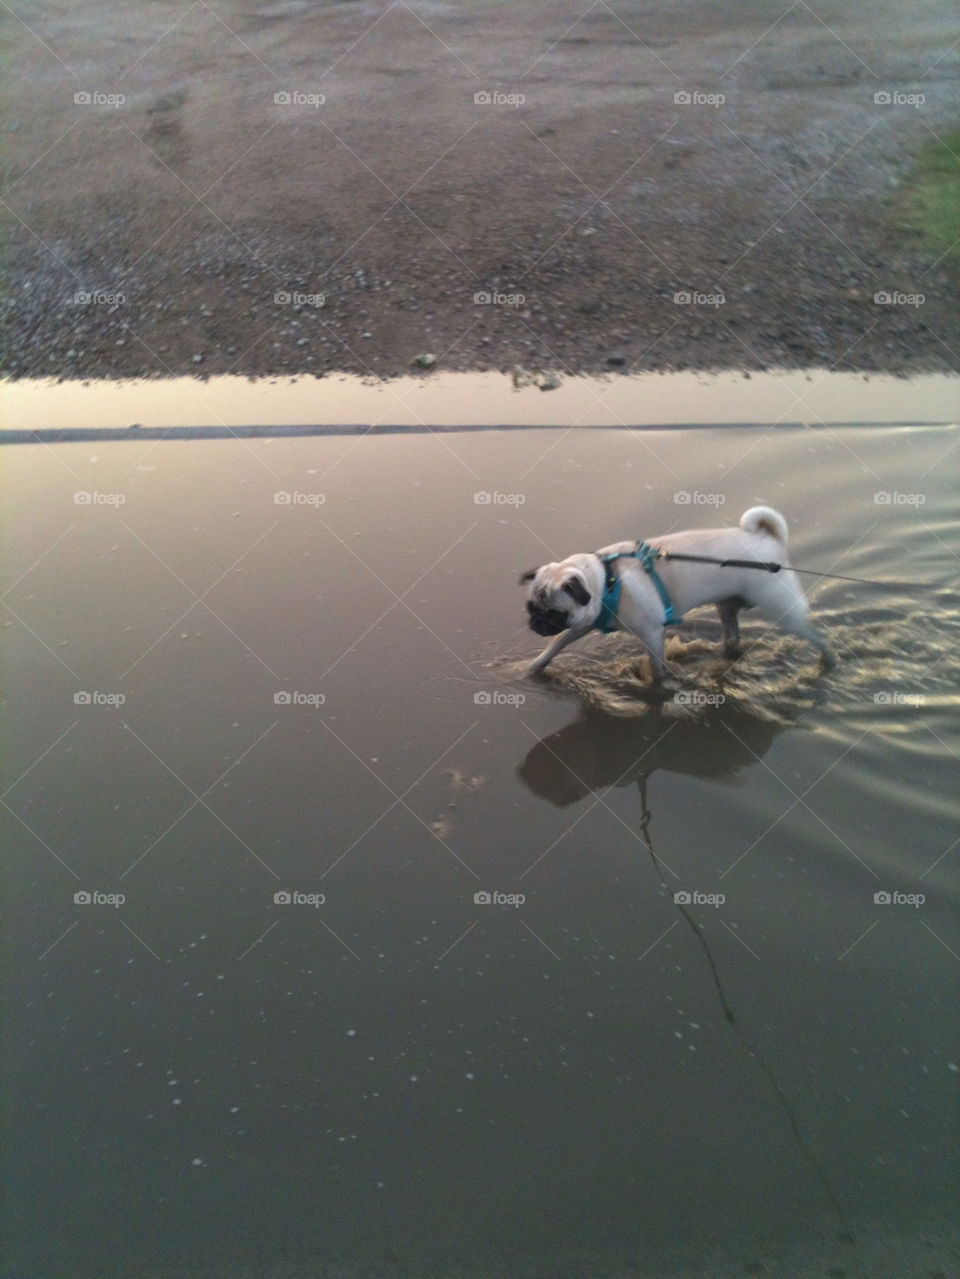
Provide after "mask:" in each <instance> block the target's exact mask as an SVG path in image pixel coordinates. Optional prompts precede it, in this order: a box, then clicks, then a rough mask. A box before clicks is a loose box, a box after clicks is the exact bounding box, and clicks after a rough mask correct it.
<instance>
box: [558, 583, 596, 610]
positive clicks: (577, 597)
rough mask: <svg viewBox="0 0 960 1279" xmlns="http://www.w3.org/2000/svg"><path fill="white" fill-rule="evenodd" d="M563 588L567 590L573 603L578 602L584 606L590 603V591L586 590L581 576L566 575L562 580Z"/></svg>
mask: <svg viewBox="0 0 960 1279" xmlns="http://www.w3.org/2000/svg"><path fill="white" fill-rule="evenodd" d="M563 589H564V590H565V591H566V592H567V594H568V595H569V596H570V598H571V599H572V600H573V602H574V603H575V604H579V605H580V607H581V608H584V607H585V606H586V605H587V604H589V603H590V592H589V591H588V590H587V587H586V584H585V583H584V580H583V578H582V577H567V578H565V579H564V582H563Z"/></svg>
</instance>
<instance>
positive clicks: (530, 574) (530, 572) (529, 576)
mask: <svg viewBox="0 0 960 1279" xmlns="http://www.w3.org/2000/svg"><path fill="white" fill-rule="evenodd" d="M536 576H537V570H536V569H535V568H528V569H527V571H526V572H525V573H523V574H522V575H521V577H520V585H521V586H523V584H524V582H532V581H533V579H534V578H535V577H536Z"/></svg>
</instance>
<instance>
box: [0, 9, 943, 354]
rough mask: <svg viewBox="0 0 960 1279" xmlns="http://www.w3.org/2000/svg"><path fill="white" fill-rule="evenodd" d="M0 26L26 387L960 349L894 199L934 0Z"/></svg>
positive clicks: (108, 15) (133, 17)
mask: <svg viewBox="0 0 960 1279" xmlns="http://www.w3.org/2000/svg"><path fill="white" fill-rule="evenodd" d="M0 37H2V40H3V45H4V49H5V52H6V55H7V65H8V67H11V68H15V71H13V72H12V73H10V74H9V75H8V89H7V96H6V104H5V111H4V124H3V128H4V143H3V165H4V186H5V188H6V191H5V196H4V207H3V215H4V218H5V222H6V238H5V260H6V268H5V272H4V275H5V297H4V300H3V303H2V305H3V312H2V314H3V317H4V319H5V326H4V343H3V357H2V358H3V369H4V371H5V372H6V373H7V375H13V376H39V375H44V376H47V375H55V376H63V377H71V378H81V377H82V378H88V377H130V376H141V375H164V374H169V373H177V374H182V373H199V374H214V373H227V372H235V373H243V374H280V373H284V374H286V373H295V372H312V373H317V374H321V373H324V372H327V371H332V370H349V371H352V372H357V373H364V372H369V373H374V374H377V375H381V376H391V375H395V374H397V373H401V372H406V371H408V370H409V369H410V365H411V360H412V359H414V358H415V357H416V356H417V355H421V354H427V353H429V354H431V355H435V356H436V357H437V366H438V367H444V368H448V369H467V368H470V369H482V368H491V369H498V368H503V369H511V368H516V367H517V366H520V367H522V368H525V369H546V370H551V371H553V372H556V373H557V374H560V375H562V374H564V373H575V372H584V371H589V372H596V371H599V370H603V369H608V370H609V369H623V370H628V369H634V370H649V369H683V368H703V369H708V368H744V369H762V368H767V367H806V366H820V367H838V368H848V369H850V368H852V369H865V370H866V369H869V370H879V369H885V370H890V371H894V372H913V371H918V370H921V369H923V370H956V369H957V368H958V362H960V361H958V356H957V354H956V353H957V351H958V350H960V345H958V344H960V333H958V320H957V309H956V284H957V280H956V276H957V271H956V266H955V265H953V266H951V265H950V263H951V259H950V258H943V257H940V258H939V260H938V253H937V251H936V250H934V249H931V248H930V247H928V245H927V244H926V243H925V241H924V240H923V239H922V237H921V236H920V235H919V234H917V233H916V232H907V231H905V230H904V229H903V217H902V211H903V200H904V198H905V197H904V189H905V184H906V183H908V182H909V175H910V173H911V171H912V169H913V166H914V165H915V163H916V158H917V156H918V154H919V153H920V151H921V148H922V147H924V146H925V145H928V144H929V143H930V142H931V141H935V140H936V138H937V137H942V136H944V134H945V132H947V131H949V130H950V129H951V127H954V118H955V110H956V81H957V77H958V74H960V45H955V44H953V43H952V42H953V41H955V39H956V31H955V29H954V14H953V6H952V5H951V4H948V3H944V2H942V0H932V2H931V3H929V4H926V5H924V6H922V7H920V6H904V5H902V4H898V3H895V2H893V0H890V2H885V0H873V2H872V3H865V4H861V5H857V6H851V5H848V4H842V3H840V2H839V0H829V2H826V0H825V2H824V3H819V2H818V3H816V4H814V5H811V4H808V3H807V2H806V0H796V3H794V4H792V5H789V7H787V4H786V3H768V0H757V2H756V3H752V4H749V5H744V4H740V3H735V2H734V0H718V3H711V4H706V3H699V4H693V3H685V2H683V0H680V2H675V3H660V4H656V5H654V4H651V3H645V2H643V0H610V2H609V3H607V2H606V0H597V3H595V4H592V5H589V6H588V5H587V3H586V2H584V3H582V4H574V3H572V2H571V0H555V2H553V3H550V2H544V0H509V2H504V3H470V2H468V0H452V2H450V3H439V2H437V0H406V2H395V3H387V2H383V3H360V2H357V0H353V2H345V3H326V2H324V0H273V2H270V0H267V2H264V3H258V2H257V0H245V2H243V0H199V2H198V3H196V4H192V5H190V4H185V3H182V2H178V3H174V2H173V0H149V2H147V3H145V2H144V0H117V2H116V3H112V4H111V5H109V6H104V5H102V4H98V3H94V0H69V2H68V0H60V2H55V3H51V2H50V0H47V2H45V3H38V2H35V0H24V2H23V3H20V4H18V6H17V14H16V16H14V15H13V14H12V12H11V10H9V9H5V10H4V11H3V17H2V23H0ZM878 94H879V95H881V96H880V100H879V101H877V100H875V97H876V95H878ZM478 95H479V96H478ZM884 95H886V97H887V98H889V99H890V100H889V101H886V100H884ZM878 293H881V294H889V295H891V296H893V297H894V298H895V299H896V300H895V301H893V302H880V303H878V302H877V301H875V297H876V295H877V294H878ZM477 295H483V296H486V297H488V298H490V299H491V300H489V301H486V302H484V301H483V300H480V301H477ZM921 298H922V301H920V300H919V299H921Z"/></svg>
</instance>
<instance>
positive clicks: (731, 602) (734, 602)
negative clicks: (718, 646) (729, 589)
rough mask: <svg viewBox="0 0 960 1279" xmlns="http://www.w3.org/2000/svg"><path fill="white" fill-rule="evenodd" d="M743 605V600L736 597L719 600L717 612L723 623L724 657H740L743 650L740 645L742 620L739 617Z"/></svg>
mask: <svg viewBox="0 0 960 1279" xmlns="http://www.w3.org/2000/svg"><path fill="white" fill-rule="evenodd" d="M741 607H742V604H741V601H740V600H739V599H737V598H735V597H734V598H732V599H726V600H718V601H717V612H718V613H719V614H720V621H721V623H722V625H723V654H724V657H739V656H740V654H741V653H742V652H743V650H742V649H741V647H740V622H739V621H738V618H737V614H738V613H739V612H740V609H741Z"/></svg>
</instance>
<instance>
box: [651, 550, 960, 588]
mask: <svg viewBox="0 0 960 1279" xmlns="http://www.w3.org/2000/svg"><path fill="white" fill-rule="evenodd" d="M658 555H659V556H660V558H661V559H664V560H690V561H691V562H693V563H696V564H719V565H720V567H721V568H759V569H762V570H763V571H764V572H765V573H779V572H780V570H781V569H782V568H783V567H784V565H783V564H777V563H776V561H775V560H717V559H713V558H712V556H710V555H681V554H680V553H679V552H678V551H658ZM788 567H789V570H790V572H792V573H809V574H810V575H811V576H812V577H832V578H834V579H835V580H836V581H838V582H858V583H859V584H860V585H861V586H882V587H885V588H886V589H887V590H901V591H942V590H945V589H946V588H945V587H943V586H930V585H927V584H926V583H924V582H877V581H874V580H873V579H872V578H869V577H845V576H844V575H843V573H821V572H820V570H819V569H816V568H794V566H793V565H792V564H791V565H789V566H788Z"/></svg>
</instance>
